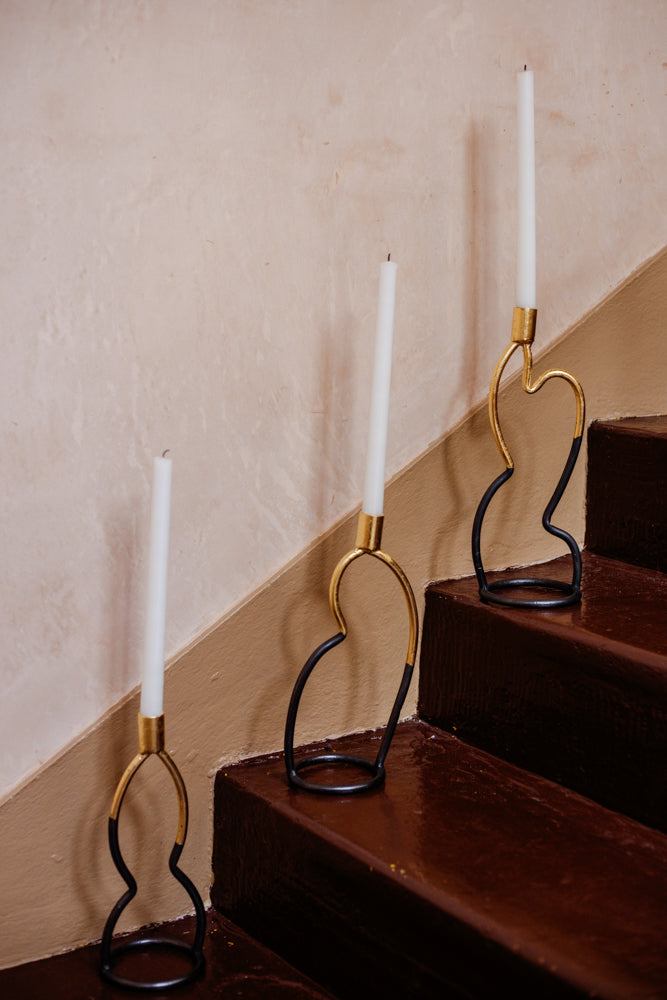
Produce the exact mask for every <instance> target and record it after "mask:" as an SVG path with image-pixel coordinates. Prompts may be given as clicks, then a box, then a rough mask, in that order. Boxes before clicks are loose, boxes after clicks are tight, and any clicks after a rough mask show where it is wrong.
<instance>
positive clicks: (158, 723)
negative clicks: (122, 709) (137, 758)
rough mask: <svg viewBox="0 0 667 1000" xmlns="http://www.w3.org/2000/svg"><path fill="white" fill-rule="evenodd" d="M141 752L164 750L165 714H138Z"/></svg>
mask: <svg viewBox="0 0 667 1000" xmlns="http://www.w3.org/2000/svg"><path fill="white" fill-rule="evenodd" d="M137 729H138V730H139V753H159V752H160V751H161V750H164V715H142V714H141V713H139V715H138V716H137Z"/></svg>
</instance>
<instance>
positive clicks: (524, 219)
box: [515, 70, 537, 309]
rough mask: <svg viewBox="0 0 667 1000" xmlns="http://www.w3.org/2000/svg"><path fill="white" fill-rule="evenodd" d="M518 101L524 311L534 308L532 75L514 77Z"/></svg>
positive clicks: (519, 272) (519, 280) (519, 277)
mask: <svg viewBox="0 0 667 1000" xmlns="http://www.w3.org/2000/svg"><path fill="white" fill-rule="evenodd" d="M517 84H518V100H517V124H518V129H517V132H518V164H519V170H518V197H517V204H518V226H517V230H518V250H517V267H516V302H515V305H517V306H521V307H522V308H524V309H536V308H537V291H536V280H535V261H536V250H535V110H534V107H535V105H534V97H533V74H532V71H531V70H524V71H523V73H517Z"/></svg>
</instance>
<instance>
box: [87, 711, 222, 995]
mask: <svg viewBox="0 0 667 1000" xmlns="http://www.w3.org/2000/svg"><path fill="white" fill-rule="evenodd" d="M139 751H140V752H139V754H138V755H137V756H136V757H135V758H134V759H133V760H132V762H131V763H130V764H129V766H128V767H127V769H126V770H125V773H124V774H123V777H122V778H121V780H120V782H119V784H118V787H117V789H116V793H115V795H114V799H113V803H112V806H111V815H110V816H109V831H108V832H109V849H110V851H111V857H112V858H113V861H114V864H115V866H116V868H117V869H118V872H119V874H120V875H121V877H122V878H123V880H124V882H125V884H126V885H127V891H126V892H125V893H124V894H123V895H122V896H121V897H120V899H119V900H118V901H117V902H116V904H115V905H114V906H113V908H112V910H111V913H110V914H109V916H108V918H107V922H106V924H105V926H104V932H103V934H102V944H101V955H100V975H101V976H102V978H103V979H105V980H107V981H108V982H110V983H114V984H115V985H116V986H123V987H126V988H129V989H134V990H142V991H152V992H156V991H158V990H167V989H171V988H173V987H175V986H182V985H184V984H186V983H191V982H192V981H193V980H195V979H196V978H197V977H198V976H200V975H201V974H202V972H203V971H204V964H205V963H204V954H203V947H204V936H205V933H206V911H205V909H204V904H203V902H202V899H201V896H200V895H199V893H198V892H197V889H196V887H195V886H194V884H193V883H192V882H191V881H190V879H189V878H188V877H187V875H185V873H184V872H182V871H181V869H180V868H179V867H178V861H179V859H180V856H181V853H182V851H183V846H184V843H185V836H186V834H187V826H188V800H187V793H186V790H185V785H184V783H183V779H182V777H181V774H180V772H179V770H178V768H177V767H176V764H175V763H174V761H173V760H172V758H171V757H170V756H169V754H168V753H167V752H166V751H165V750H164V716H156V717H155V718H153V717H151V716H142V715H140V716H139ZM152 753H155V754H157V756H158V757H159V758H160V760H161V761H162V763H163V764H164V765H165V767H166V768H167V770H168V771H169V773H170V774H171V777H172V779H173V781H174V784H175V786H176V793H177V795H178V802H179V824H178V832H177V835H176V842H175V843H174V846H173V848H172V850H171V854H170V856H169V870H170V872H171V873H172V875H173V876H174V878H175V879H176V880H177V881H178V882H180V884H181V885H182V886H183V888H184V889H185V891H186V892H187V894H188V895H189V897H190V899H191V900H192V903H193V905H194V908H195V914H196V921H197V922H196V929H195V937H194V941H193V943H192V944H188V943H187V942H185V941H180V940H178V939H176V938H167V937H160V936H156V937H142V938H141V939H139V940H134V941H127V942H123V943H121V944H119V945H117V946H116V947H115V948H112V947H111V942H112V938H113V932H114V929H115V927H116V924H117V922H118V919H119V917H120V915H121V913H122V912H123V910H124V909H125V907H126V906H127V905H128V903H129V902H130V901H131V900H132V899H134V897H135V895H136V893H137V883H136V880H135V878H134V876H133V875H132V872H131V871H130V870H129V868H128V867H127V865H126V864H125V860H124V859H123V855H122V854H121V850H120V846H119V843H118V819H119V813H120V807H121V805H122V802H123V798H124V796H125V792H126V791H127V788H128V786H129V784H130V781H131V780H132V778H133V777H134V775H135V774H136V773H137V771H138V770H139V768H140V767H141V765H142V764H143V763H144V761H145V760H147V758H148V757H149V756H150V754H152ZM149 950H150V951H158V950H161V951H168V952H172V953H175V954H178V955H185V957H186V958H187V959H188V960H189V962H190V965H191V967H190V969H188V971H187V972H185V973H184V974H183V975H180V976H175V977H172V978H168V979H161V980H158V981H152V982H148V981H142V980H139V979H131V978H129V977H127V976H123V975H121V974H120V973H119V972H117V971H116V966H117V965H118V962H119V960H120V959H121V958H123V956H125V955H127V954H129V953H133V952H146V951H149Z"/></svg>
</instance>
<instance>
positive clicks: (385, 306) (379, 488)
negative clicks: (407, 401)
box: [361, 260, 397, 516]
mask: <svg viewBox="0 0 667 1000" xmlns="http://www.w3.org/2000/svg"><path fill="white" fill-rule="evenodd" d="M396 268H397V265H396V264H395V263H394V261H392V260H386V261H385V262H384V263H383V264H381V265H380V294H379V300H378V316H377V330H376V334H375V367H374V370H373V389H372V394H371V415H370V427H369V432H368V456H367V460H366V483H365V487H364V499H363V503H362V508H361V509H362V510H363V512H364V513H365V514H370V515H373V516H378V515H380V514H382V512H383V510H384V480H385V462H386V455H387V423H388V420H389V390H390V386H391V351H392V343H393V339H394V303H395V299H396Z"/></svg>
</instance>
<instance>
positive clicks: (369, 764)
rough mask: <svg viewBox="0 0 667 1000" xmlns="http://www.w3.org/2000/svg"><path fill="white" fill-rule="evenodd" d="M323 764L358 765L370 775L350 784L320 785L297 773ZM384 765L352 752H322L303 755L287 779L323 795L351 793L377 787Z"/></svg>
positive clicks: (382, 775) (367, 790)
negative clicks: (307, 755) (366, 778)
mask: <svg viewBox="0 0 667 1000" xmlns="http://www.w3.org/2000/svg"><path fill="white" fill-rule="evenodd" d="M323 764H333V765H335V766H337V767H339V766H340V765H341V764H349V765H350V766H351V767H359V768H361V769H362V770H364V771H370V773H371V775H372V777H371V778H370V779H369V780H367V781H359V782H355V783H354V784H351V785H321V784H318V783H317V782H314V781H306V780H305V779H304V778H302V777H301V776H300V775H299V773H298V772H299V771H303V770H304V769H305V768H308V767H318V766H321V765H323ZM384 779H385V769H384V765H383V764H380V765H379V766H378V764H377V761H371V760H366V758H365V757H355V756H354V755H353V754H343V753H324V754H317V755H315V756H313V757H304V758H303V759H302V760H299V761H297V762H296V764H295V765H294V767H293V769H292V771H291V772H290V774H289V780H290V783H291V784H292V785H295V786H296V787H297V788H304V789H306V790H307V791H309V792H322V793H323V794H325V795H352V794H354V793H355V792H369V791H370V790H371V789H373V788H379V786H380V785H382V784H383V783H384Z"/></svg>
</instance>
